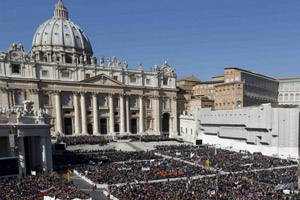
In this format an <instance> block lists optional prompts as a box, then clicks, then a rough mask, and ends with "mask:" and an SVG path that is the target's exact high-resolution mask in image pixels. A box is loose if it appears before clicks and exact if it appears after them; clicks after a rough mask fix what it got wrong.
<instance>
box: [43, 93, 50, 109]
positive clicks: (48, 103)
mask: <svg viewBox="0 0 300 200" xmlns="http://www.w3.org/2000/svg"><path fill="white" fill-rule="evenodd" d="M44 105H45V106H49V105H50V98H49V95H48V94H45V95H44Z"/></svg>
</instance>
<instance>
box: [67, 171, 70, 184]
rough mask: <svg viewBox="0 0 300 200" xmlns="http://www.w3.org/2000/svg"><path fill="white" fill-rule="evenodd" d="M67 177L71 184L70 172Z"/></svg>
mask: <svg viewBox="0 0 300 200" xmlns="http://www.w3.org/2000/svg"><path fill="white" fill-rule="evenodd" d="M67 177H68V182H70V180H71V174H70V172H68V173H67Z"/></svg>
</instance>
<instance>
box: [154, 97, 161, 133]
mask: <svg viewBox="0 0 300 200" xmlns="http://www.w3.org/2000/svg"><path fill="white" fill-rule="evenodd" d="M153 99H154V107H153V108H154V132H155V134H157V135H160V134H161V131H160V127H161V115H160V96H158V95H154V96H153Z"/></svg>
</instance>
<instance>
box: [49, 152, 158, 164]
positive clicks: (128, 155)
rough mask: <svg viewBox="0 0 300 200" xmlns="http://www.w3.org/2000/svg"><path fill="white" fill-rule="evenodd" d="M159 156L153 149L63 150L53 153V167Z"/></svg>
mask: <svg viewBox="0 0 300 200" xmlns="http://www.w3.org/2000/svg"><path fill="white" fill-rule="evenodd" d="M158 158H160V157H158V156H156V155H154V151H147V152H146V151H139V152H135V151H134V152H132V151H121V150H120V151H117V150H114V149H108V150H92V151H75V152H64V153H62V154H54V155H53V164H54V166H55V167H57V166H63V165H65V166H66V165H67V166H69V165H78V164H89V163H91V162H93V163H96V164H97V163H107V162H121V161H129V160H151V159H158Z"/></svg>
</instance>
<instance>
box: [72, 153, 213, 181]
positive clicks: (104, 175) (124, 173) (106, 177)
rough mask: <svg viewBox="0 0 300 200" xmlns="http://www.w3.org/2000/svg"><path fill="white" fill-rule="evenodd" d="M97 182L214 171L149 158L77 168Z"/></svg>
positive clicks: (154, 178)
mask: <svg viewBox="0 0 300 200" xmlns="http://www.w3.org/2000/svg"><path fill="white" fill-rule="evenodd" d="M75 169H76V170H77V171H79V172H80V173H82V174H85V175H86V176H87V177H88V178H89V179H91V180H92V181H93V182H96V183H110V184H117V183H131V182H136V181H149V180H158V179H168V178H179V177H185V176H194V175H207V174H211V173H213V172H211V171H209V170H208V169H204V168H202V167H199V166H192V165H188V164H186V163H183V162H180V161H176V160H172V159H163V160H149V161H141V162H135V161H131V162H123V163H122V162H120V163H110V164H102V165H87V166H83V167H77V168H75Z"/></svg>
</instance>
